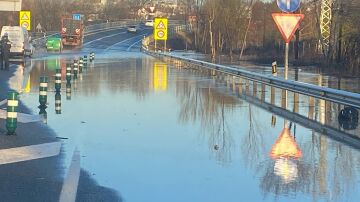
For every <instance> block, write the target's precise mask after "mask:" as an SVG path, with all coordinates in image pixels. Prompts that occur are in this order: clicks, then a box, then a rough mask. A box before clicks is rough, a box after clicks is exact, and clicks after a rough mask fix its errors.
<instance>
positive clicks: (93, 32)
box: [84, 26, 126, 36]
mask: <svg viewBox="0 0 360 202" xmlns="http://www.w3.org/2000/svg"><path fill="white" fill-rule="evenodd" d="M124 28H126V27H123V26H120V27H113V28H109V29H101V30H100V31H99V30H95V31H92V32H89V33H87V34H84V36H90V35H94V34H99V33H103V32H109V31H114V30H117V29H119V30H120V29H124Z"/></svg>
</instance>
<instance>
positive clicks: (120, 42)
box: [105, 34, 145, 51]
mask: <svg viewBox="0 0 360 202" xmlns="http://www.w3.org/2000/svg"><path fill="white" fill-rule="evenodd" d="M143 36H145V34H142V35H140V36H134V37H130V38H128V39H125V40H122V41H119V42H117V43H115V44H113V45H111V46H109V47H107V48H106V49H105V51H107V50H109V49H111V48H112V47H113V46H116V45H119V44H122V43H124V42H126V41H130V40H131V39H134V38H138V37H143Z"/></svg>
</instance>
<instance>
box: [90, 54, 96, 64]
mask: <svg viewBox="0 0 360 202" xmlns="http://www.w3.org/2000/svg"><path fill="white" fill-rule="evenodd" d="M94 60H95V53H94V52H91V53H90V62H92V61H94Z"/></svg>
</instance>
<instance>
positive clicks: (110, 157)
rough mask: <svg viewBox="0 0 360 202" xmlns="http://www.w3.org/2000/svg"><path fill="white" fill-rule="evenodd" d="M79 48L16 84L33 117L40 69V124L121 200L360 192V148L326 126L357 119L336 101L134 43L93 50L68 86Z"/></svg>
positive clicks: (341, 196) (334, 197) (327, 197)
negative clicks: (45, 87)
mask: <svg viewBox="0 0 360 202" xmlns="http://www.w3.org/2000/svg"><path fill="white" fill-rule="evenodd" d="M134 40H136V39H134ZM81 55H82V53H79V54H77V53H75V54H73V55H72V56H69V55H60V56H52V57H51V58H46V59H44V60H43V59H38V60H33V61H32V62H31V66H32V67H33V68H32V70H31V72H29V73H28V75H29V78H30V79H29V82H24V81H23V82H21V83H20V84H18V86H22V87H23V88H25V87H27V88H28V90H27V91H26V92H25V93H24V94H23V95H22V101H23V102H24V103H25V104H26V105H27V106H28V107H29V108H30V109H31V110H32V112H33V113H34V114H38V113H39V112H40V110H39V109H38V108H37V106H38V105H39V103H38V94H39V91H38V89H39V78H40V76H42V75H48V76H49V79H50V81H49V91H50V92H49V93H48V107H47V109H46V117H45V119H44V122H45V123H46V124H47V125H48V126H49V127H50V128H52V129H53V130H54V131H55V133H56V134H57V136H58V137H59V138H61V139H62V141H63V143H64V144H63V147H64V148H63V150H64V153H65V154H64V155H65V160H64V164H65V165H67V164H69V162H70V161H71V158H72V154H73V151H74V150H75V149H76V150H78V151H79V152H80V156H81V168H82V169H84V170H86V171H87V172H88V173H89V175H90V177H91V178H93V179H94V180H95V181H96V182H97V183H98V184H99V185H100V186H103V187H107V188H110V189H113V190H115V191H116V192H117V194H118V195H119V199H118V200H119V201H121V200H124V201H214V202H215V201H216V202H217V201H357V199H358V198H359V196H360V193H359V187H360V186H359V185H360V181H359V175H360V153H359V150H358V147H357V146H356V145H355V146H354V145H352V144H349V143H346V142H345V143H344V142H342V141H337V140H335V139H336V138H335V139H334V137H333V136H331V135H324V134H327V133H330V132H331V131H332V130H334V131H336V133H341V134H345V135H347V136H351V137H357V136H359V134H360V133H359V129H358V126H357V123H356V124H352V125H350V126H344V125H341V124H339V122H338V119H337V116H338V113H339V111H340V109H341V108H343V106H339V105H337V104H334V103H329V102H325V101H322V100H319V99H314V98H309V97H308V96H303V95H298V94H296V95H294V93H291V92H287V96H286V98H284V97H282V91H281V90H280V89H272V88H271V87H268V86H266V87H265V88H264V87H263V86H262V85H261V84H255V85H254V84H253V82H249V81H246V80H240V79H238V78H233V77H227V76H224V75H216V76H214V75H212V74H211V72H208V71H206V70H196V69H193V68H191V67H188V66H186V65H185V64H182V63H180V62H177V63H164V61H159V60H157V59H155V58H152V57H150V56H147V55H144V54H141V53H133V52H113V53H112V54H111V55H109V54H105V53H104V54H102V53H99V54H97V55H96V60H95V62H94V63H91V64H89V66H88V68H87V69H84V71H83V73H82V74H80V75H79V76H78V79H76V80H75V79H73V80H72V83H71V93H69V92H68V93H66V87H65V86H66V85H65V84H66V80H65V69H64V67H65V66H66V63H70V62H72V60H73V59H74V57H79V56H81ZM59 67H61V68H62V90H61V93H60V94H56V93H55V92H54V91H55V88H54V75H55V69H56V68H59ZM20 75H21V74H20ZM25 80H26V79H25ZM316 82H318V83H323V80H321V78H316ZM234 84H235V85H234ZM56 100H61V109H60V111H59V109H57V110H55V103H58V102H55V101H56ZM284 108H286V109H287V110H286V111H284ZM282 109H283V110H282ZM42 114H44V112H42ZM296 114H300V115H301V117H305V118H303V119H301V118H299V117H297V116H296ZM282 115H284V116H282ZM283 117H286V119H284V118H283ZM297 121H298V122H300V123H302V124H299V123H298V122H297ZM304 123H305V124H304ZM344 128H345V129H344ZM329 131H330V132H329ZM322 132H323V133H324V134H323V133H322ZM81 189H82V187H81V183H80V185H79V193H78V194H90V195H91V193H82V192H81Z"/></svg>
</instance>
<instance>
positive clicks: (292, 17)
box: [272, 13, 304, 43]
mask: <svg viewBox="0 0 360 202" xmlns="http://www.w3.org/2000/svg"><path fill="white" fill-rule="evenodd" d="M272 17H273V19H274V21H275V23H276V25H277V27H278V28H279V31H280V33H281V35H282V36H283V38H284V40H285V43H289V42H290V41H291V39H292V37H293V36H294V33H295V31H296V29H297V28H298V27H299V24H300V22H301V20H302V19H304V14H293V13H273V14H272Z"/></svg>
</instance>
